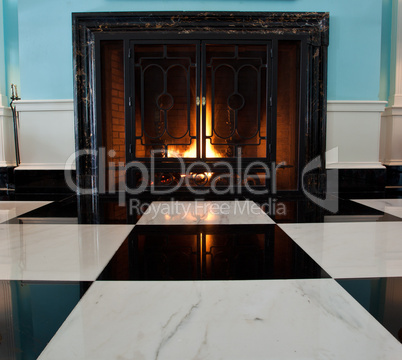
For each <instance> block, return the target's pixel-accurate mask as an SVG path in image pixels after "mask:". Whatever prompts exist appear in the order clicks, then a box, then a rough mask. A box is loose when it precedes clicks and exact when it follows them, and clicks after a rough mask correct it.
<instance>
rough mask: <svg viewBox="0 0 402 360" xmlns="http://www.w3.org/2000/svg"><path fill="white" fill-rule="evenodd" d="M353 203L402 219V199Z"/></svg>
mask: <svg viewBox="0 0 402 360" xmlns="http://www.w3.org/2000/svg"><path fill="white" fill-rule="evenodd" d="M353 201H355V202H357V203H359V204H362V205H366V206H369V207H371V208H373V209H376V210H380V211H383V212H385V213H388V214H391V215H394V216H397V217H400V218H402V199H368V200H353Z"/></svg>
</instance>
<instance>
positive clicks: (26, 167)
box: [15, 163, 75, 170]
mask: <svg viewBox="0 0 402 360" xmlns="http://www.w3.org/2000/svg"><path fill="white" fill-rule="evenodd" d="M65 168H66V164H64V163H62V164H49V163H36V164H34V163H32V164H20V165H19V166H18V167H16V168H15V170H64V169H65ZM70 169H71V170H75V164H74V165H69V166H68V167H67V170H70Z"/></svg>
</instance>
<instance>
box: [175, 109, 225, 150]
mask: <svg viewBox="0 0 402 360" xmlns="http://www.w3.org/2000/svg"><path fill="white" fill-rule="evenodd" d="M206 110H207V111H206V112H207V114H206V133H207V134H208V135H209V134H211V129H212V121H211V105H209V104H207V109H206ZM201 115H202V114H201ZM201 119H202V116H201ZM202 125H203V124H202V121H201V127H200V129H199V131H200V134H201V135H202V133H203V128H202ZM205 144H206V149H205V153H206V156H207V157H208V158H219V157H222V155H221V154H220V153H219V152H217V151H216V150H215V149H214V148H213V146H212V145H211V142H210V140H208V139H207V140H206V141H205ZM202 146H203V144H202V142H201V154H202V152H203V148H202ZM182 147H183V146H180V147H173V146H171V147H170V148H171V149H170V150H168V157H175V156H181V157H183V158H196V157H197V144H196V142H195V141H192V142H191V144H190V145H189V146H188V147H187V149H186V150H185V151H184V152H183V150H182V149H181V148H182Z"/></svg>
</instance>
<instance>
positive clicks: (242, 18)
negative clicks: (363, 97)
mask: <svg viewBox="0 0 402 360" xmlns="http://www.w3.org/2000/svg"><path fill="white" fill-rule="evenodd" d="M161 32H163V37H165V36H167V37H169V36H177V37H178V36H180V39H197V38H204V39H205V38H207V39H218V38H231V39H248V40H250V39H254V40H258V39H272V40H273V41H277V40H300V41H301V69H302V70H301V74H300V76H301V92H300V93H301V97H300V111H301V117H300V118H301V119H302V120H301V121H302V124H301V127H300V134H301V135H300V143H301V148H300V160H299V164H300V168H301V169H302V168H303V167H304V165H305V164H307V163H308V162H309V161H311V160H312V159H314V158H315V157H317V156H319V155H320V156H321V161H322V164H323V166H322V167H321V168H320V169H319V170H318V171H315V172H314V173H312V174H311V175H309V176H306V177H305V178H304V184H305V186H306V185H307V187H308V188H309V189H310V190H318V191H319V192H321V191H323V190H325V189H324V184H325V150H326V113H327V90H326V85H327V48H328V40H329V14H328V13H316V12H301V13H288V12H286V13H272V12H264V13H254V12H253V13H245V12H238V13H228V12H214V13H206V12H202V13H193V12H191V13H190V12H175V13H165V12H163V13H158V12H156V13H74V14H73V54H74V75H75V78H74V122H75V144H76V145H75V147H76V151H81V153H82V150H85V151H88V150H91V151H92V155H81V156H80V157H78V158H77V164H76V165H77V166H76V169H77V185H78V188H82V189H92V192H93V193H94V194H96V193H98V189H99V174H98V173H99V170H98V169H99V167H98V161H97V157H96V155H94V154H95V153H96V150H97V149H98V148H99V146H101V143H100V133H101V131H100V120H98V117H97V98H96V94H97V91H96V68H95V66H96V63H97V61H99V60H98V59H99V55H98V54H96V43H97V42H99V40H100V39H101V38H102V39H107V38H108V37H109V38H111V39H115V38H116V35H117V36H121V37H122V38H128V39H129V38H130V36H137V37H138V36H139V35H141V34H144V35H145V34H146V35H147V36H155V35H157V34H159V36H160V34H161Z"/></svg>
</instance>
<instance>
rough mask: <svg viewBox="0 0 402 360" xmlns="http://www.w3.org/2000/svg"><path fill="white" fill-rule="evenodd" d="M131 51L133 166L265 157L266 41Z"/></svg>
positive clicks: (146, 46) (140, 46)
mask: <svg viewBox="0 0 402 360" xmlns="http://www.w3.org/2000/svg"><path fill="white" fill-rule="evenodd" d="M130 49H131V50H130V53H131V54H130V56H131V57H130V59H131V62H130V77H131V79H132V81H130V84H131V86H132V87H133V88H132V94H133V96H132V97H130V100H129V102H130V105H131V107H132V109H131V114H132V118H131V121H130V124H129V125H131V129H130V133H131V136H132V137H131V139H132V147H133V148H132V149H131V152H132V156H133V159H132V160H134V159H149V158H150V157H151V155H153V156H154V157H155V158H166V159H168V158H173V157H176V156H180V157H182V158H185V159H194V158H197V159H204V160H205V159H217V158H219V159H234V158H237V157H242V158H247V159H252V158H264V159H267V157H268V155H269V151H268V144H270V143H271V141H270V139H269V138H268V137H269V136H270V135H271V134H270V131H269V130H268V125H269V124H270V121H268V120H267V117H268V113H269V109H268V107H269V106H270V97H269V86H268V84H269V81H270V77H269V69H270V66H271V65H270V56H269V54H270V49H271V47H270V43H269V42H267V43H265V44H264V43H263V44H261V43H256V44H241V43H240V44H239V43H236V44H227V43H224V44H223V43H211V42H210V43H204V42H195V43H163V44H161V43H144V42H132V43H131V47H130ZM271 101H272V100H271Z"/></svg>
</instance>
